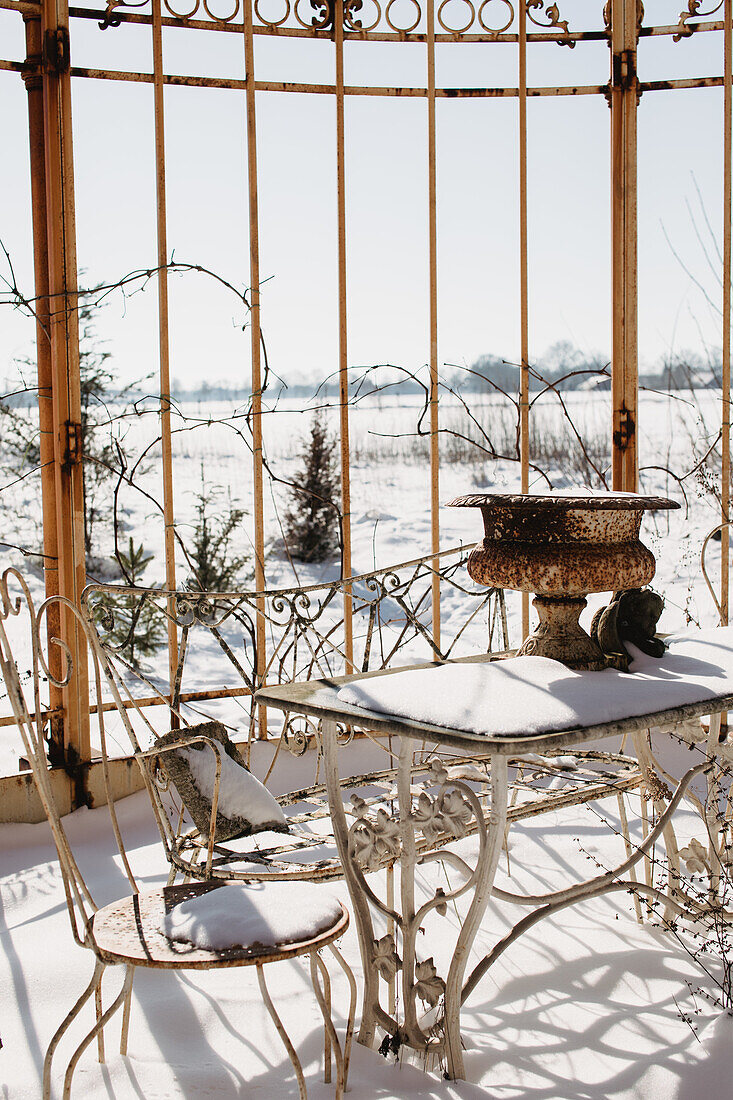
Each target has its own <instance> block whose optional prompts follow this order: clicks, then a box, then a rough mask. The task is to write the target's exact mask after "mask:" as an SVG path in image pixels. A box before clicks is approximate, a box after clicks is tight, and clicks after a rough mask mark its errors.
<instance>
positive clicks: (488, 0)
mask: <svg viewBox="0 0 733 1100" xmlns="http://www.w3.org/2000/svg"><path fill="white" fill-rule="evenodd" d="M496 2H497V3H499V4H503V5H504V7H505V8H506V9H507V11H508V12H509V16H508V18H507V20H506V22H505V23H502V25H501V26H500V27H490V26H489V24H488V23H486V22H485V20H484V12H485V11H486V9H487V8H488V7H490V5H491V4H493V3H494V0H484V2H483V4H482V5H481V7H480V8H479V10H478V21H479V25H480V26H481V28H482V30H485V31H486V33H487V34H491V35H494V36H497V35H500V34H502V33H503V32H504V31H508V30H509V28H510V27H511V25H512V23H513V22H514V5H513V4H511V3H510V0H496Z"/></svg>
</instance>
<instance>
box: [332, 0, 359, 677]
mask: <svg viewBox="0 0 733 1100" xmlns="http://www.w3.org/2000/svg"><path fill="white" fill-rule="evenodd" d="M334 43H335V46H336V175H337V205H338V289H339V402H340V434H341V514H342V539H343V549H342V558H341V576H342V578H343V579H344V580H346V579H348V578H349V577H350V576H351V478H350V468H349V367H348V348H347V318H346V164H345V150H344V0H335V3H334ZM352 612H353V602H352V595H351V585H349V584H345V585H344V648H345V652H346V671H347V672H355V671H356V668H355V666H354V630H353V621H352Z"/></svg>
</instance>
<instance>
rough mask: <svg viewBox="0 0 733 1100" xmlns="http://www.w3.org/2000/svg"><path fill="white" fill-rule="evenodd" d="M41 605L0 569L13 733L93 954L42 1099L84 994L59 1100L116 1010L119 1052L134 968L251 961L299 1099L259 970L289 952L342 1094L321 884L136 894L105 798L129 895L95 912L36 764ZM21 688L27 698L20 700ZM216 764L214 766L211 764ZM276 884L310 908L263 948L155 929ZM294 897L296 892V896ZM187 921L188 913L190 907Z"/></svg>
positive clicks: (336, 919) (79, 937)
mask: <svg viewBox="0 0 733 1100" xmlns="http://www.w3.org/2000/svg"><path fill="white" fill-rule="evenodd" d="M16 589H17V591H16ZM50 602H51V601H49V600H46V601H44V603H43V604H41V606H40V608H39V609H38V612H36V611H35V609H34V606H33V600H32V598H31V593H30V591H29V589H28V586H27V585H26V583H25V581H24V579H23V577H22V576H21V575H20V574H19V573H18V572H17V571H16V570H14V569H7V570H5V572H4V573H3V574H2V577H0V667H1V668H2V674H3V677H4V680H5V684H6V687H7V692H8V695H9V697H10V700H11V703H12V707H13V712H14V715H15V718H16V720H17V722H18V725H19V728H20V731H21V736H22V738H23V744H24V747H25V751H26V754H27V757H28V761H29V763H30V766H31V769H32V771H33V776H34V779H35V782H36V785H37V788H38V792H39V795H40V798H41V801H42V803H43V807H44V810H45V813H46V816H47V818H48V822H49V825H50V827H51V832H52V835H53V839H54V843H55V846H56V850H57V853H58V859H59V866H60V869H61V875H62V879H63V884H64V890H65V893H66V899H67V904H68V910H69V917H70V920H71V928H72V932H73V935H74V938H75V940H76V942H77V943H78V944H79V945H80V946H82V947H87V948H88V949H89V950H90V951H92V952H93V954H94V956H95V966H94V972H93V974H92V978H91V980H90V982H89V984H88V985H87V987H86V989H85V990H84V992H83V993H82V994H81V996H80V997H79V998H78V999H77V1001H76V1003H75V1004H74V1005H73V1007H72V1008H71V1009H70V1011H69V1012H68V1013H67V1015H66V1017H65V1019H64V1020H63V1022H62V1024H61V1025H60V1027H59V1028H58V1030H57V1031H56V1034H55V1035H54V1036H53V1038H52V1039H51V1042H50V1044H49V1047H48V1051H47V1053H46V1057H45V1061H44V1067H43V1097H44V1100H48V1098H49V1097H50V1095H51V1070H52V1060H53V1057H54V1053H55V1051H56V1049H57V1047H58V1045H59V1042H60V1041H61V1039H62V1038H63V1036H64V1034H65V1033H66V1032H67V1030H68V1029H69V1028H70V1027H71V1025H72V1024H73V1023H74V1021H75V1020H76V1018H77V1016H78V1015H79V1013H80V1012H81V1010H82V1009H83V1007H84V1005H85V1004H86V1003H87V1002H88V1001H89V1000H90V999H91V998H92V997H94V999H95V1004H96V1019H95V1022H94V1024H93V1026H92V1027H91V1028H90V1029H89V1030H88V1031H87V1032H86V1034H85V1036H84V1038H83V1039H82V1040H81V1042H80V1043H79V1044H78V1045H77V1047H76V1049H75V1051H74V1053H73V1054H72V1056H71V1058H70V1060H69V1063H68V1067H67V1069H66V1073H65V1077H64V1089H63V1097H64V1100H68V1098H69V1097H70V1094H71V1084H72V1077H73V1074H74V1070H75V1068H76V1065H77V1063H78V1061H79V1059H80V1057H81V1055H82V1054H83V1053H84V1051H85V1050H86V1048H87V1047H88V1046H89V1044H90V1043H92V1042H93V1040H94V1039H95V1038H96V1039H97V1043H98V1051H99V1059H100V1061H104V1039H103V1032H104V1028H105V1027H106V1025H107V1024H108V1023H109V1021H110V1020H111V1018H112V1017H113V1016H114V1015H115V1013H116V1012H117V1011H118V1010H119V1009H120V1008H122V1010H123V1012H122V1030H121V1039H120V1052H121V1053H122V1054H125V1053H126V1051H127V1040H128V1030H129V1020H130V1003H131V995H132V980H133V974H134V971H135V968H136V967H138V966H144V967H148V968H151V969H167V970H170V969H176V970H209V969H218V968H223V967H233V966H254V967H256V970H257V978H258V982H259V986H260V990H261V994H262V999H263V1002H264V1004H265V1007H266V1009H267V1011H268V1012H269V1014H270V1016H271V1018H272V1020H273V1022H274V1024H275V1027H276V1028H277V1031H278V1033H279V1034H280V1037H281V1039H282V1041H283V1044H284V1045H285V1048H286V1050H287V1053H288V1056H289V1058H290V1061H291V1062H292V1065H293V1068H294V1070H295V1074H296V1077H297V1083H298V1091H299V1095H300V1097H301V1098H304V1097H305V1096H306V1086H305V1080H304V1076H303V1071H302V1068H301V1064H300V1061H299V1059H298V1055H297V1053H296V1051H295V1048H294V1046H293V1044H292V1042H291V1040H290V1038H289V1037H288V1035H287V1032H286V1031H285V1029H284V1027H283V1024H282V1021H281V1020H280V1018H279V1016H278V1014H277V1012H276V1010H275V1007H274V1005H273V1003H272V1000H271V998H270V995H269V993H268V990H267V986H266V984H265V978H264V967H265V966H266V965H267V964H268V963H273V962H277V961H280V960H283V959H292V958H295V957H298V956H308V958H309V961H310V977H311V982H312V985H313V989H314V992H315V996H316V999H317V1001H318V1004H319V1006H320V1009H321V1012H322V1014H323V1021H324V1047H325V1075H326V1081H330V1079H331V1055H332V1053H333V1059H334V1061H335V1065H336V1096H337V1097H342V1096H343V1093H344V1090H345V1087H346V1081H347V1075H348V1063H349V1054H350V1047H351V1039H352V1033H353V1027H354V1013H355V1004H356V983H355V981H354V977H353V974H352V972H351V970H350V968H349V966H348V964H347V963H346V961H345V960H344V958H343V957H342V955H341V954H340V952H339V951H338V949H337V947H336V945H335V941H336V940H337V939H338V938H339V937H340V936H342V935H343V933H344V932H345V931H346V928H347V927H348V923H349V917H348V913H347V911H346V910H345V909H344V907H343V906H342V905H341V903H340V902H338V901H335V900H334V899H332V898H330V897H329V896H328V895H326V894H324V893H323V891H322V889H321V888H319V887H317V886H314V885H312V884H307V883H306V884H303V883H291V884H278V883H274V884H261V885H260V886H259V888H258V889H256V890H253V889H252V888H249V887H247V886H246V885H242V884H237V885H228V884H224V883H222V882H221V881H216V882H214V881H203V882H195V883H189V884H186V885H179V886H172V885H168V886H164V887H162V888H161V889H158V890H153V891H149V892H146V893H140V892H139V890H138V887H137V883H136V881H135V877H134V875H133V872H132V868H131V866H130V863H129V860H128V857H127V854H126V851H125V846H124V843H123V839H122V834H121V831H120V827H119V824H118V821H117V815H116V813H115V807H114V803H113V802H112V801H108V808H109V813H110V817H111V822H112V828H113V831H114V835H115V840H116V844H117V847H118V850H119V853H120V857H121V859H122V864H123V867H124V870H125V873H126V875H127V878H128V881H129V884H130V894H129V895H128V896H126V897H124V898H122V899H120V900H119V901H116V902H113V903H112V904H109V905H106V906H104V907H103V908H99V907H97V905H96V904H95V902H94V900H93V897H92V893H91V891H90V889H89V887H88V886H87V884H86V882H85V880H84V877H83V875H82V873H81V871H80V869H79V865H78V863H77V861H76V859H75V857H74V854H73V852H72V849H71V847H70V845H69V841H68V838H67V834H66V831H65V829H64V826H63V824H62V821H61V818H60V816H59V813H58V811H57V808H56V805H55V802H54V798H53V793H52V788H51V782H50V779H49V772H48V765H47V761H46V753H45V743H44V713H45V712H47V707H45V706H44V700H43V699H42V692H41V685H42V679H43V677H44V676H45V677H46V678H47V679H48V680H49V681H51V682H55V683H57V684H59V681H58V680H56V679H54V678H53V677H52V676H51V674H50V671H49V667H48V661H47V660H46V657H45V655H44V652H43V647H42V645H41V642H40V638H41V636H42V635H41V629H40V628H41V625H42V623H43V622H44V615H45V614H46V612H47V610H48V606H49V603H50ZM61 602H62V603H63V604H64V605H65V606H67V607H69V608H70V610H71V613H72V614H74V615H76V617H77V620H78V622H79V623H80V625H81V628H82V629H85V630H86V629H87V627H86V624H85V623H84V621H83V620H82V619H81V617H80V616H78V613H77V612H76V611H75V609H74V608H73V607H72V606H71V605H70V604H68V603H67V601H61ZM21 614H25V615H27V617H28V620H29V626H30V643H31V661H32V665H31V668H32V676H31V677H30V679H29V680H28V681H27V683H28V684H29V685H30V686H29V687H27V688H26V690H25V691H24V687H23V685H22V684H21V680H20V677H19V675H18V670H17V667H16V662H15V659H14V657H13V652H12V649H11V644H10V640H9V638H8V633H7V631H6V624H7V622H8V620H9V619H10V618H13V617H17V616H20V615H21ZM57 644H59V645H60V646H61V647H62V650H63V651H64V652H65V647H64V646H63V643H61V642H58V643H57ZM90 652H91V654H92V669H91V672H92V676H91V677H90V679H91V682H92V683H94V685H95V687H96V694H97V700H98V702H101V694H100V692H101V671H100V668H99V664H98V662H97V660H96V658H95V656H94V650H93V648H91V647H90ZM65 658H66V660H65V666H66V667H65V673H64V677H63V681H62V683H63V684H68V683H70V682H71V679H72V677H73V675H74V670H73V668H72V667H71V663H70V660H69V657H68V653H66V652H65ZM24 663H25V661H24ZM26 667H27V666H26ZM59 686H61V684H59ZM31 692H32V701H30V694H31ZM26 694H28V696H29V699H27V698H26ZM97 720H98V723H99V730H100V737H101V743H102V760H103V770H104V773H105V780H106V776H107V761H106V744H105V732H104V711H103V708H102V707H101V706H99V707H98V709H97ZM214 751H215V750H214ZM217 758H218V754H217ZM218 766H220V761H219V764H218ZM283 886H284V887H285V889H286V890H288V891H300V892H302V891H303V890H305V891H307V892H309V893H308V896H307V906H309V907H310V914H309V916H308V918H307V919H306V920H305V921H303V922H301V928H302V930H301V931H298V922H297V921H296V922H295V925H294V928H293V929H292V931H291V933H289V934H288V935H287V937H281V938H278V937H277V935H275V936H273V937H271V939H272V942H270V943H269V945H268V946H263V938H267V937H263V938H260V936H259V934H257V935H255V936H252V935H250V938H248V937H247V935H245V934H243V933H242V929H241V927H240V929H239V931H238V933H237V936H238V938H235V939H233V941H232V942H227V943H222V942H221V941H220V940H219V941H217V943H216V945H215V946H208V947H207V946H201V941H200V939H199V940H197V939H196V937H195V936H194V937H192V938H190V939H189V940H188V941H187V942H184V943H182V942H179V940H180V937H178V936H176V937H173V936H172V935H170V936H169V935H166V934H165V933H166V932H168V931H169V930H170V924H169V923H168V924H166V922H170V920H171V919H172V918H171V914H174V912H175V910H176V907H178V906H180V905H181V904H182V903H184V902H188V903H194V904H195V903H196V901H197V899H199V902H203V901H204V900H205V899H206V898H207V895H208V896H209V897H208V901H207V902H206V904H207V905H208V904H210V902H211V900H212V899H211V894H212V892H213V891H217V892H218V891H221V890H223V891H227V892H229V891H231V893H227V894H226V895H221V896H220V897H218V898H217V899H216V900H217V901H221V900H222V898H223V899H224V904H225V906H229V911H230V912H231V916H232V919H233V920H240V923H241V915H242V905H243V902H244V901H246V899H247V896H248V895H247V892H248V891H249V896H250V898H251V896H252V895H254V894H256V895H258V896H259V897H263V896H266V895H267V893H268V892H270V894H269V896H270V904H273V899H272V891H273V890H275V891H277V890H282V888H283ZM263 891H264V895H263ZM314 892H315V893H314ZM299 896H300V895H299ZM302 896H303V898H305V894H303V895H302ZM277 904H278V902H277V899H274V905H275V906H277ZM281 908H282V907H281ZM290 908H291V909H295V910H297V909H298V908H299V906H293V905H292V904H291V905H290ZM179 912H181V910H179ZM196 917H197V918H198V913H197V914H196ZM173 919H174V918H173ZM265 921H266V922H267V917H265ZM218 927H219V929H220V928H221V914H219V926H218ZM324 947H328V948H329V949H330V951H331V953H332V954H333V956H334V958H335V959H336V961H337V962H338V964H339V965H340V966H341V968H342V969H343V971H344V972H345V974H346V976H347V979H348V983H349V987H350V1006H349V1013H348V1019H347V1027H346V1037H345V1041H344V1044H343V1047H342V1046H341V1044H340V1042H339V1039H338V1036H337V1034H336V1030H335V1028H334V1025H333V1020H332V1016H331V984H330V979H329V975H328V970H327V968H326V965H325V963H324V961H323V959H322V958H321V955H320V954H319V952H320V951H321V949H322V948H324ZM108 966H122V967H124V978H123V982H122V986H121V989H120V991H119V993H118V995H117V996H116V998H115V999H114V1000H113V1001H112V1003H111V1004H110V1005H109V1006H108V1007H107V1008H106V1009H104V1010H103V1007H102V999H101V982H102V975H103V973H104V971H105V970H106V968H107V967H108Z"/></svg>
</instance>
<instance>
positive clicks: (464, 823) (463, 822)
mask: <svg viewBox="0 0 733 1100" xmlns="http://www.w3.org/2000/svg"><path fill="white" fill-rule="evenodd" d="M440 810H441V817H442V821H443V828H444V829H445V831H446V832H447V833H450V834H451V836H454V837H456V838H459V837H462V836H465V835H466V832H467V831H468V826H469V824H470V822H471V818H472V816H473V813H472V810H471V806H470V803H469V802H468V800H467V799H466V798H465V797H464V795H462V794H461V792H460V791H458V790H452V791H445V792H444V794H443V796H442V797H441V800H440Z"/></svg>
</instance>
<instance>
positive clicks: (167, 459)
mask: <svg viewBox="0 0 733 1100" xmlns="http://www.w3.org/2000/svg"><path fill="white" fill-rule="evenodd" d="M161 4H162V0H153V24H152V29H153V94H154V107H155V180H156V202H157V213H158V348H159V359H160V436H161V446H162V453H163V519H164V523H165V544H164V545H165V584H166V588H168V589H169V590H171V591H173V590H174V589H175V587H176V543H175V537H174V523H175V521H174V512H173V446H172V441H171V382H170V340H169V323H168V267H167V264H168V226H167V217H166V187H165V104H164V91H163V28H162V21H161V10H160V9H161ZM169 612H170V614H169V616H168V668H169V680H170V685H171V691H172V690H173V684H174V682H175V678H176V667H177V664H178V636H177V635H178V632H177V630H176V624H175V618H174V608H173V606H172V603H171V605H170V606H169ZM171 701H172V699H171ZM171 717H172V719H173V720H174V724H175V715H173V714H172V715H171Z"/></svg>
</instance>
